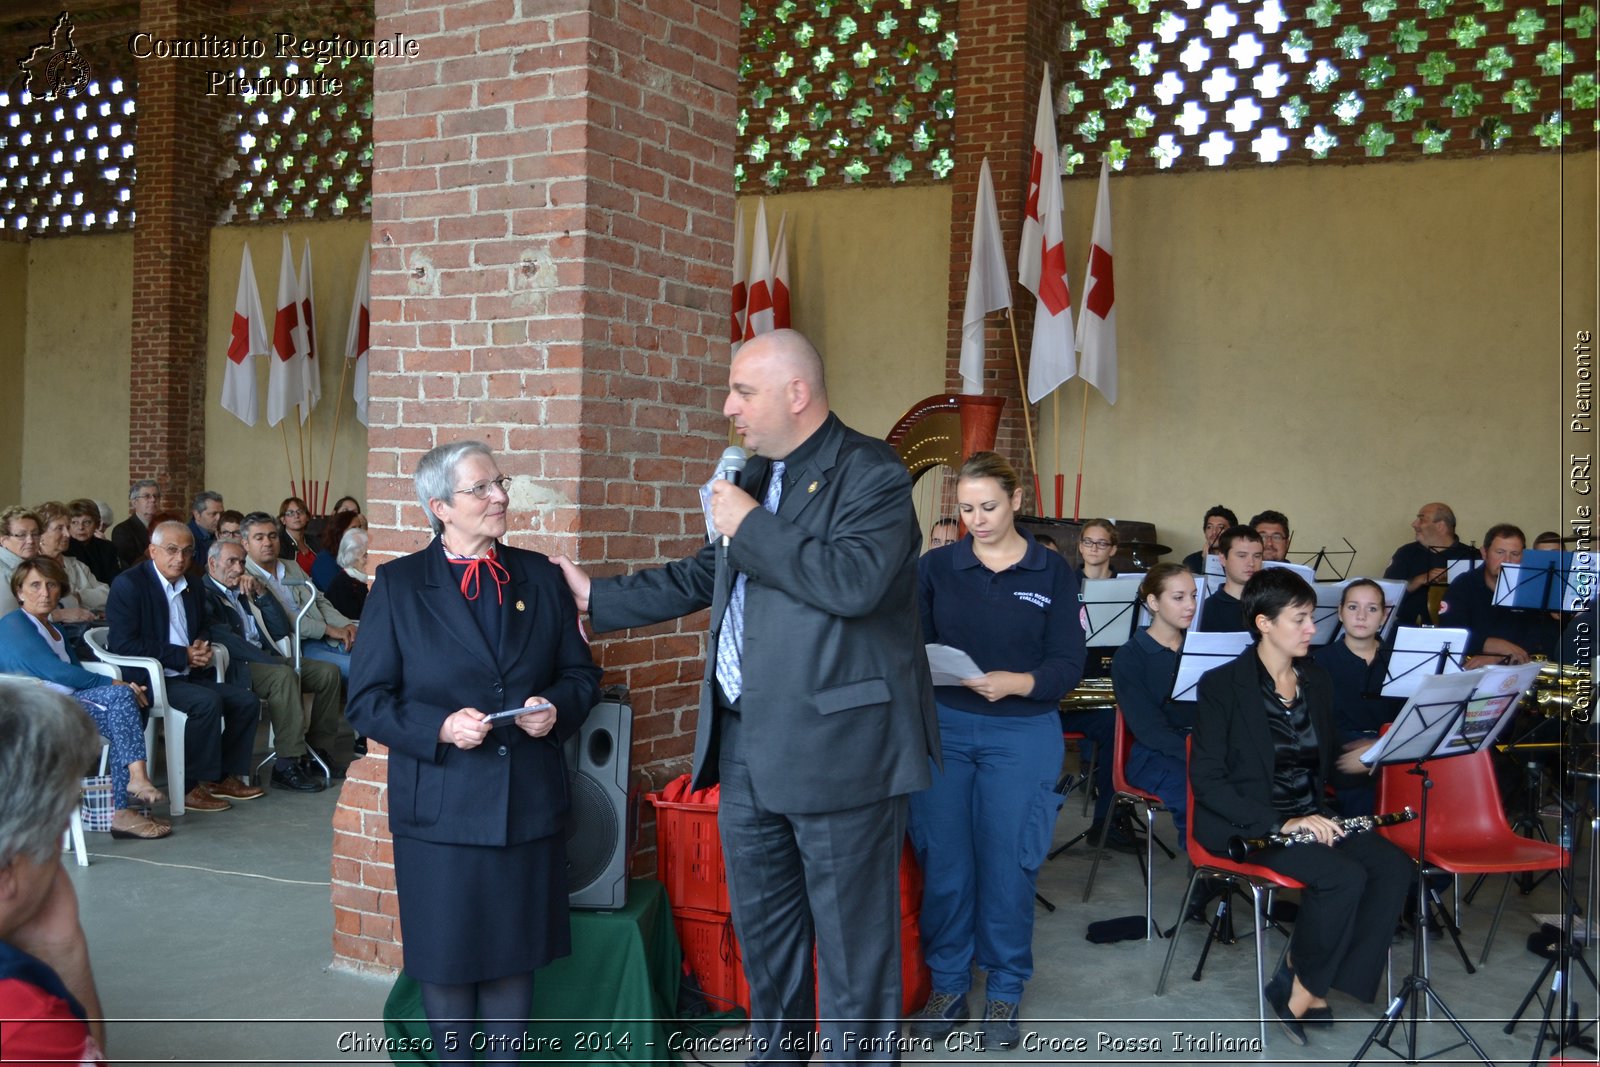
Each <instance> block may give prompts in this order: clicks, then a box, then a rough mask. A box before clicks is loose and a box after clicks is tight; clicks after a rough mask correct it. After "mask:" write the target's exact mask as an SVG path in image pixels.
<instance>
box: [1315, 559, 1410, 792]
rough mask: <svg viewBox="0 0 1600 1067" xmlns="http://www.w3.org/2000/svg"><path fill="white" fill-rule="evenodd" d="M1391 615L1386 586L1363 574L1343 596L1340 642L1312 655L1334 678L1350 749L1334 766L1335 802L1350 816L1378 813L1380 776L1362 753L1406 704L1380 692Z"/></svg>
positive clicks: (1343, 736)
mask: <svg viewBox="0 0 1600 1067" xmlns="http://www.w3.org/2000/svg"><path fill="white" fill-rule="evenodd" d="M1388 614H1389V611H1388V606H1387V605H1386V604H1385V603H1384V596H1383V586H1381V585H1379V584H1378V583H1377V582H1375V581H1373V580H1372V579H1371V578H1357V579H1356V580H1355V581H1353V582H1351V583H1350V584H1349V585H1347V586H1345V587H1344V594H1343V595H1342V596H1341V597H1340V598H1339V624H1340V626H1341V627H1342V628H1343V631H1344V632H1343V633H1342V634H1341V635H1340V637H1339V640H1337V641H1334V642H1331V643H1329V644H1326V645H1323V646H1322V647H1321V648H1319V649H1316V650H1315V651H1313V652H1312V653H1311V658H1312V659H1314V660H1316V661H1317V662H1318V663H1319V664H1321V665H1322V669H1323V670H1325V671H1327V672H1328V678H1329V679H1330V680H1331V681H1332V682H1333V724H1334V726H1335V727H1336V728H1337V729H1338V731H1339V742H1340V744H1341V746H1342V747H1343V749H1344V751H1343V752H1342V753H1341V754H1340V756H1339V762H1338V764H1337V765H1336V766H1335V770H1334V776H1333V795H1334V806H1335V807H1336V808H1338V809H1339V814H1340V815H1344V816H1346V817H1348V816H1352V815H1371V814H1373V813H1374V812H1376V811H1377V807H1378V785H1377V779H1376V778H1373V777H1372V776H1371V775H1369V774H1367V771H1366V768H1365V767H1363V766H1362V765H1361V762H1360V761H1361V753H1363V752H1365V751H1366V750H1367V749H1369V748H1371V747H1372V746H1373V745H1374V744H1376V743H1377V741H1378V731H1380V730H1381V729H1383V724H1384V723H1387V722H1393V721H1394V717H1395V715H1397V714H1399V711H1400V709H1401V708H1402V707H1404V706H1405V701H1404V700H1401V699H1400V698H1399V697H1386V696H1384V695H1383V694H1382V693H1381V692H1380V690H1382V689H1383V679H1384V676H1385V675H1386V674H1387V673H1388V670H1389V653H1390V651H1391V649H1390V648H1388V647H1385V646H1384V644H1383V641H1382V640H1381V637H1382V632H1383V623H1384V620H1385V619H1386V618H1387V617H1388Z"/></svg>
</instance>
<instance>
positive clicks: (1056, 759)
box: [910, 452, 1084, 1048]
mask: <svg viewBox="0 0 1600 1067" xmlns="http://www.w3.org/2000/svg"><path fill="white" fill-rule="evenodd" d="M956 499H957V501H958V503H959V505H960V514H961V518H962V520H963V521H964V522H965V523H966V525H967V530H968V534H967V536H966V537H963V538H962V539H961V540H959V541H957V542H956V543H954V544H952V545H947V546H945V547H944V548H938V549H935V550H933V551H932V552H929V553H928V554H927V555H925V556H923V557H922V561H921V564H920V565H919V568H918V572H919V578H920V586H921V609H922V632H923V636H924V638H925V639H926V640H927V641H929V642H936V643H939V644H945V645H952V646H954V647H956V648H959V649H961V650H963V651H964V652H966V653H967V654H968V655H970V656H971V657H972V659H973V660H974V662H976V663H977V665H978V667H979V669H980V670H982V671H984V672H985V673H984V674H983V675H981V676H980V677H977V678H971V679H968V680H967V681H965V682H963V683H962V684H961V685H959V686H938V687H936V689H935V691H934V694H935V699H936V700H937V702H938V705H939V733H940V740H941V744H942V748H943V755H944V767H943V769H942V770H940V769H939V768H935V769H934V776H933V785H932V786H931V787H930V788H928V789H927V790H925V791H923V792H921V793H916V794H913V795H912V797H911V820H910V824H911V841H912V844H913V846H914V847H915V848H916V851H917V856H918V858H919V859H920V860H921V861H922V869H923V872H924V879H925V880H924V885H923V893H922V920H921V921H922V948H923V954H924V956H925V957H926V959H927V961H928V966H929V969H930V970H931V971H932V972H933V993H932V995H931V996H930V997H929V998H928V1003H927V1004H926V1005H925V1006H924V1007H923V1009H922V1010H921V1011H920V1012H918V1013H917V1015H916V1016H915V1017H914V1018H913V1020H912V1030H913V1032H915V1033H917V1034H918V1035H919V1036H929V1037H939V1038H942V1037H943V1036H945V1035H946V1034H948V1033H949V1032H950V1031H951V1030H953V1029H954V1028H955V1027H957V1026H959V1025H961V1024H962V1023H963V1022H965V1021H966V1020H967V1019H968V1017H969V1009H968V1007H967V990H968V986H969V985H970V982H971V977H970V975H971V969H972V964H973V963H974V962H976V963H977V965H978V966H979V967H980V968H982V969H983V970H984V971H985V972H986V973H987V974H988V989H987V992H986V993H985V1000H986V1006H985V1011H984V1022H983V1027H984V1031H985V1035H986V1037H987V1039H988V1041H989V1043H991V1044H994V1045H998V1046H1000V1047H1001V1048H1009V1047H1011V1046H1013V1045H1015V1044H1016V1043H1017V1040H1018V1033H1019V1029H1018V1025H1017V1005H1018V1003H1019V1002H1020V1001H1021V1000H1022V988H1023V985H1024V984H1025V983H1026V982H1027V980H1028V979H1029V978H1030V977H1031V976H1032V975H1033V892H1034V883H1035V882H1036V880H1037V878H1038V874H1039V865H1040V863H1042V862H1043V861H1044V858H1045V853H1046V852H1047V851H1049V848H1050V839H1051V835H1052V833H1053V832H1054V829H1055V821H1056V813H1057V812H1058V811H1059V810H1060V808H1061V801H1062V797H1061V796H1060V795H1059V794H1057V793H1056V792H1055V782H1056V776H1057V775H1058V774H1059V773H1060V770H1061V757H1062V740H1061V718H1060V715H1059V713H1058V709H1059V707H1060V702H1061V698H1062V696H1064V695H1065V694H1066V693H1067V692H1068V691H1070V690H1071V689H1072V688H1073V687H1074V686H1076V685H1077V684H1078V681H1079V679H1080V677H1081V676H1082V673H1083V658H1084V647H1083V629H1082V627H1081V626H1080V625H1079V622H1078V581H1077V577H1076V576H1075V575H1074V574H1073V572H1072V568H1071V566H1069V565H1068V564H1067V562H1066V561H1065V560H1063V559H1062V558H1061V557H1060V556H1058V555H1057V554H1056V553H1054V552H1051V551H1050V550H1048V549H1046V548H1045V547H1044V546H1042V545H1040V544H1038V543H1037V542H1035V541H1034V540H1033V539H1032V538H1031V537H1029V536H1028V535H1027V534H1026V533H1024V532H1023V531H1021V530H1019V529H1017V527H1016V524H1015V517H1016V513H1017V509H1018V508H1020V507H1021V505H1022V491H1021V490H1020V489H1019V488H1018V485H1017V472H1016V471H1015V470H1013V469H1012V467H1011V465H1010V464H1009V463H1007V462H1006V461H1005V460H1004V459H1002V458H1001V457H1000V456H997V455H995V454H994V453H993V452H979V453H977V454H976V455H974V456H973V457H972V458H971V459H969V460H967V462H966V463H965V464H964V465H963V466H962V468H961V471H960V474H959V477H958V480H957V483H956Z"/></svg>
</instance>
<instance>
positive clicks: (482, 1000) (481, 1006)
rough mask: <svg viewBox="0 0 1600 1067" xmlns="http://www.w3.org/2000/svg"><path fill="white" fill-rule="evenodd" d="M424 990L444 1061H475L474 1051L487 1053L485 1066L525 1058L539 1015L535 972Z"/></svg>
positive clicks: (439, 1055) (430, 984)
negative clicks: (531, 1023) (535, 1013)
mask: <svg viewBox="0 0 1600 1067" xmlns="http://www.w3.org/2000/svg"><path fill="white" fill-rule="evenodd" d="M421 986H422V1008H423V1010H424V1011H425V1012H427V1013H428V1030H429V1031H430V1032H431V1033H432V1034H433V1052H434V1057H435V1058H436V1059H437V1061H438V1062H439V1063H442V1064H443V1063H472V1062H474V1060H475V1056H476V1054H475V1052H474V1048H477V1049H481V1050H482V1052H483V1060H482V1062H484V1063H517V1062H518V1061H520V1060H521V1059H522V1045H523V1044H524V1043H525V1036H526V1034H527V1028H528V1016H529V1015H530V1014H532V1012H533V972H532V971H529V972H527V973H526V974H513V975H511V976H510V977H507V978H495V979H492V980H491V981H487V982H466V983H463V984H460V985H444V984H439V983H435V982H423V983H421ZM479 1020H482V1021H481V1022H480V1021H479ZM475 1038H476V1039H475Z"/></svg>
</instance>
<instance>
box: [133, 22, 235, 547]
mask: <svg viewBox="0 0 1600 1067" xmlns="http://www.w3.org/2000/svg"><path fill="white" fill-rule="evenodd" d="M227 9H228V5H227V3H226V2H225V0H144V2H143V3H141V4H140V5H139V29H140V30H142V31H144V32H146V33H149V34H150V35H151V36H152V37H153V38H155V39H159V40H176V39H180V38H184V37H187V36H190V35H192V34H193V32H194V27H196V26H207V25H212V24H214V23H216V22H217V21H218V20H219V19H221V18H222V17H224V16H225V15H226V14H227ZM203 66H204V65H203V64H196V63H195V62H194V61H193V60H184V59H156V58H151V59H141V60H139V62H138V78H139V113H138V116H137V127H136V129H135V132H134V139H135V150H136V154H137V158H138V160H139V181H138V182H137V183H136V184H135V185H134V190H133V206H134V210H135V212H136V213H137V217H136V221H135V224H134V229H133V360H132V369H131V372H130V375H129V382H128V406H129V414H130V416H131V417H130V419H129V447H128V473H129V475H130V480H132V479H137V478H154V479H156V481H158V482H159V483H160V484H161V507H162V509H163V510H168V511H176V512H178V513H179V514H181V515H184V516H185V517H187V515H188V507H189V501H190V500H191V499H193V496H194V494H195V493H196V492H198V491H199V490H200V489H202V488H203V487H204V482H205V435H206V416H205V403H206V353H205V343H206V312H207V308H208V306H209V300H210V292H209V288H208V285H209V282H208V278H209V275H210V264H209V259H208V257H209V250H210V247H211V227H212V225H213V224H214V223H215V222H216V185H217V182H216V174H217V163H218V146H219V144H220V137H219V134H218V132H217V131H218V123H219V120H220V119H221V117H222V98H208V97H207V96H206V95H205V81H204V70H203V69H202V68H203Z"/></svg>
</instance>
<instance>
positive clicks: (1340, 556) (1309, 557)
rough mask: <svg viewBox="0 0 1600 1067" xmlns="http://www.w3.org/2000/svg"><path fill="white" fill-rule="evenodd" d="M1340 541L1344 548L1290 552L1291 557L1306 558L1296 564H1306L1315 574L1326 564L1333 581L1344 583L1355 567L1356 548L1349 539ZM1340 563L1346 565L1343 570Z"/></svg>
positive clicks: (1344, 538)
mask: <svg viewBox="0 0 1600 1067" xmlns="http://www.w3.org/2000/svg"><path fill="white" fill-rule="evenodd" d="M1339 540H1341V541H1343V542H1344V547H1343V548H1334V549H1330V548H1329V547H1328V546H1327V545H1323V546H1322V547H1321V548H1319V549H1317V550H1316V551H1315V552H1290V553H1289V555H1290V556H1302V557H1304V558H1303V559H1298V560H1295V562H1296V563H1304V564H1305V565H1306V566H1307V567H1310V568H1311V572H1312V573H1313V574H1317V573H1320V572H1321V571H1322V565H1323V564H1324V563H1326V564H1327V565H1328V570H1330V571H1332V572H1333V580H1334V581H1336V582H1342V581H1344V580H1345V579H1346V578H1348V577H1350V568H1351V567H1352V566H1354V565H1355V562H1356V546H1355V545H1352V544H1351V543H1350V539H1349V538H1348V537H1341V538H1339ZM1340 563H1343V564H1344V566H1343V567H1342V568H1341V567H1340V566H1339V564H1340Z"/></svg>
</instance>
